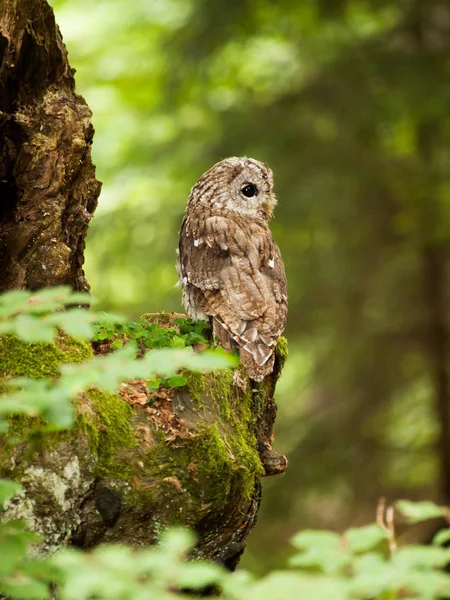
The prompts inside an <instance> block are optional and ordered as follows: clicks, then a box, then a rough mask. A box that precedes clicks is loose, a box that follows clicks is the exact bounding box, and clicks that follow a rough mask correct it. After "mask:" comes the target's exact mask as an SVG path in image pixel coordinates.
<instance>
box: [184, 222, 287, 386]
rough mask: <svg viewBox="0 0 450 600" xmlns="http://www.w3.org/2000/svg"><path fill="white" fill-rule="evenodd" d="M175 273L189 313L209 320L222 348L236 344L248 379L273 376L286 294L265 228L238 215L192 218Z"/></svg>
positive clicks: (282, 274) (275, 248) (280, 267)
mask: <svg viewBox="0 0 450 600" xmlns="http://www.w3.org/2000/svg"><path fill="white" fill-rule="evenodd" d="M178 271H179V275H180V282H181V285H182V287H183V302H184V305H185V307H186V309H187V311H188V312H189V314H190V315H191V316H194V317H197V318H198V317H200V316H202V314H203V315H207V316H211V317H212V319H213V327H214V333H215V334H216V335H217V336H218V338H219V341H220V342H221V344H222V345H224V346H225V347H227V345H228V347H231V343H230V342H231V340H233V341H234V342H235V345H237V346H238V347H239V350H240V355H241V362H242V363H243V364H244V366H245V368H246V370H247V372H248V374H249V376H250V377H251V378H252V379H254V380H256V381H261V380H262V379H263V378H264V377H265V376H266V375H267V374H269V373H271V372H272V370H273V363H274V358H275V357H274V350H275V345H276V343H277V340H278V337H279V336H280V335H281V333H282V332H283V330H284V327H285V323H286V314H287V292H286V276H285V272H284V265H283V261H282V259H281V255H280V251H279V249H278V246H277V245H276V243H275V242H274V240H273V237H272V233H271V231H270V229H269V226H268V224H267V223H266V222H265V221H264V220H262V219H261V220H259V219H258V220H249V219H246V218H245V217H243V216H242V215H238V214H236V213H235V214H233V215H232V216H230V217H228V216H227V217H224V216H221V215H214V214H211V213H210V214H199V215H196V214H192V213H191V214H190V215H189V216H187V217H186V218H185V219H184V221H183V224H182V228H181V232H180V247H179V259H178ZM227 338H228V342H229V343H228V344H227ZM229 338H231V340H230V339H229Z"/></svg>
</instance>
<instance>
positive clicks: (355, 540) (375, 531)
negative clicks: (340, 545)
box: [345, 524, 388, 553]
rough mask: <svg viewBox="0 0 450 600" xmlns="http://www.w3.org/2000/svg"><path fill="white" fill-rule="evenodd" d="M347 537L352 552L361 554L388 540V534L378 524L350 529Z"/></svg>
mask: <svg viewBox="0 0 450 600" xmlns="http://www.w3.org/2000/svg"><path fill="white" fill-rule="evenodd" d="M345 536H346V538H347V542H348V546H349V549H350V552H353V553H360V552H367V551H368V550H372V548H374V547H375V546H378V544H380V543H382V542H384V541H386V540H387V538H388V536H387V533H386V532H385V531H384V530H383V529H382V528H381V527H380V526H379V525H376V524H372V525H366V526H365V527H356V528H353V529H349V530H348V531H347V532H346V533H345Z"/></svg>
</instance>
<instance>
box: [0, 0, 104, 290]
mask: <svg viewBox="0 0 450 600" xmlns="http://www.w3.org/2000/svg"><path fill="white" fill-rule="evenodd" d="M74 89H75V84H74V78H73V71H72V69H71V68H70V66H69V63H68V60H67V52H66V49H65V47H64V44H63V42H62V38H61V34H60V32H59V29H58V27H57V26H56V24H55V19H54V15H53V11H52V9H51V8H50V7H49V5H48V4H47V2H45V1H44V0H2V2H0V273H1V278H0V291H6V290H10V289H14V288H28V289H32V290H35V289H38V288H41V287H46V286H51V285H60V284H70V285H71V286H72V287H73V288H74V289H76V290H83V291H86V290H88V289H89V286H88V284H87V281H86V279H85V277H84V273H83V269H82V266H83V260H84V259H83V251H84V238H85V236H86V232H87V227H88V224H89V221H90V219H91V217H92V215H93V212H94V210H95V207H96V205H97V198H98V195H99V193H100V184H99V182H97V181H96V179H95V169H94V166H93V165H92V162H91V156H90V149H91V143H92V136H93V133H94V130H93V128H92V125H91V112H90V110H89V108H88V106H87V105H86V103H85V101H84V100H83V98H81V97H80V96H78V95H77V94H76V93H75V91H74Z"/></svg>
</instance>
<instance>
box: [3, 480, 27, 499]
mask: <svg viewBox="0 0 450 600" xmlns="http://www.w3.org/2000/svg"><path fill="white" fill-rule="evenodd" d="M21 489H22V486H21V485H19V484H18V483H17V482H16V481H10V480H9V479H0V506H1V505H2V504H3V503H4V502H5V501H6V500H9V499H10V498H12V497H13V496H15V495H16V494H17V493H18V492H20V490H21Z"/></svg>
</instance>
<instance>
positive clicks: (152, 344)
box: [92, 317, 221, 392]
mask: <svg viewBox="0 0 450 600" xmlns="http://www.w3.org/2000/svg"><path fill="white" fill-rule="evenodd" d="M208 328H209V324H208V323H207V322H205V321H194V320H193V319H187V318H181V317H178V318H175V319H173V326H170V327H161V326H160V325H159V324H158V323H155V322H152V321H149V320H148V319H146V318H145V317H142V318H141V319H139V321H131V322H127V323H121V322H119V323H117V322H113V321H106V322H105V321H104V320H103V321H101V322H98V323H94V324H93V329H94V335H93V338H92V341H93V342H94V345H97V347H98V348H101V351H102V352H105V351H106V352H109V351H111V350H116V349H118V348H122V347H123V346H125V345H127V344H130V343H135V344H136V347H137V352H138V356H141V355H143V354H144V353H145V352H146V351H147V350H150V349H155V348H187V347H191V346H196V345H201V347H202V348H203V349H206V348H209V347H210V344H209V340H208V338H207V337H206V335H205V332H206V330H207V329H208ZM218 351H219V352H221V350H218ZM159 375H162V373H159ZM147 385H148V387H149V389H150V391H151V392H156V391H157V390H158V389H160V388H174V387H182V386H184V385H186V378H185V377H183V376H182V375H176V374H171V375H168V376H154V377H152V378H151V379H148V380H147Z"/></svg>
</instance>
